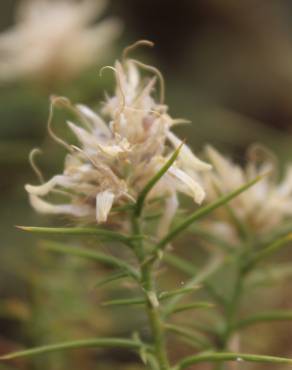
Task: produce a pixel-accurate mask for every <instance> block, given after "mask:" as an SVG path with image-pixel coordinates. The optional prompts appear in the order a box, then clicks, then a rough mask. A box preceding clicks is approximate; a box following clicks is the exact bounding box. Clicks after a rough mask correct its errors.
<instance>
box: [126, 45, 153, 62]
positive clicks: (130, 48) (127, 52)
mask: <svg viewBox="0 0 292 370" xmlns="http://www.w3.org/2000/svg"><path fill="white" fill-rule="evenodd" d="M140 46H149V47H150V48H152V47H153V46H154V42H152V41H149V40H139V41H136V42H134V43H133V44H132V45H129V46H128V47H126V48H125V49H124V51H123V55H122V60H123V62H125V61H126V59H127V57H128V55H129V54H130V53H131V52H132V51H134V50H135V49H137V48H139V47H140Z"/></svg>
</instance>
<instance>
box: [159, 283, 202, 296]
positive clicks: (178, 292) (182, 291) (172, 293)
mask: <svg viewBox="0 0 292 370" xmlns="http://www.w3.org/2000/svg"><path fill="white" fill-rule="evenodd" d="M200 288H201V285H198V284H197V285H193V286H188V287H183V288H179V289H174V290H169V291H166V292H161V293H159V295H158V298H159V300H163V299H167V298H171V297H175V296H178V295H179V296H180V295H183V294H188V293H193V292H195V291H196V290H198V289H200Z"/></svg>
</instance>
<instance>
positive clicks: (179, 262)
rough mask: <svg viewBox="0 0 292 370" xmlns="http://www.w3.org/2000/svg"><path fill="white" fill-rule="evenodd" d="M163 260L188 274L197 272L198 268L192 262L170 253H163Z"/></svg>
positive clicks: (192, 274)
mask: <svg viewBox="0 0 292 370" xmlns="http://www.w3.org/2000/svg"><path fill="white" fill-rule="evenodd" d="M163 260H164V261H165V262H166V263H167V264H169V265H170V266H173V267H176V268H177V269H178V270H180V271H183V272H185V273H186V274H188V275H191V276H194V275H196V274H197V272H198V269H197V268H196V267H195V266H194V264H192V263H191V262H189V261H187V260H185V259H183V258H181V257H179V256H176V255H174V254H172V253H164V254H163Z"/></svg>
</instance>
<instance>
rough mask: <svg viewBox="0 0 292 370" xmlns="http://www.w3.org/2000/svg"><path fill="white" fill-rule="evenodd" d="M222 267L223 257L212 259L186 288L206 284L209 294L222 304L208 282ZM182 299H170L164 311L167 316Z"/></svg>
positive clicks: (175, 297) (187, 283)
mask: <svg viewBox="0 0 292 370" xmlns="http://www.w3.org/2000/svg"><path fill="white" fill-rule="evenodd" d="M221 266H222V259H221V256H219V258H217V257H215V258H212V259H211V260H210V261H209V263H207V265H206V266H205V267H204V268H203V269H201V271H200V272H199V273H197V274H196V275H195V276H193V277H192V278H191V279H189V280H188V281H187V282H186V283H185V285H184V287H185V288H189V287H193V286H196V285H200V284H204V286H205V288H206V290H207V291H208V292H209V294H210V295H211V296H212V297H213V298H214V299H215V300H217V301H218V302H219V303H222V302H221V297H220V296H218V295H217V293H216V292H215V291H214V290H213V288H212V287H211V286H210V285H209V284H208V282H207V279H208V278H209V277H211V276H212V275H213V274H214V273H215V272H216V271H218V270H219V268H221ZM180 299H181V296H174V297H172V298H171V299H170V301H169V302H168V303H167V305H166V306H165V309H164V315H165V316H167V315H169V314H170V313H171V312H172V311H173V309H174V308H175V307H176V306H177V304H178V302H179V300H180Z"/></svg>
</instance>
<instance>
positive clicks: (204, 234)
mask: <svg viewBox="0 0 292 370" xmlns="http://www.w3.org/2000/svg"><path fill="white" fill-rule="evenodd" d="M191 232H194V234H195V235H196V236H199V237H201V238H202V239H203V240H206V241H207V242H210V243H212V244H213V245H217V246H218V247H220V248H221V249H222V250H223V251H225V252H229V253H230V252H233V251H234V249H235V248H234V246H233V245H231V244H229V243H228V242H226V241H225V240H224V239H222V238H220V237H218V236H217V235H216V236H215V235H213V234H212V233H211V232H209V231H206V230H204V227H202V226H201V225H192V226H191Z"/></svg>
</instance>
